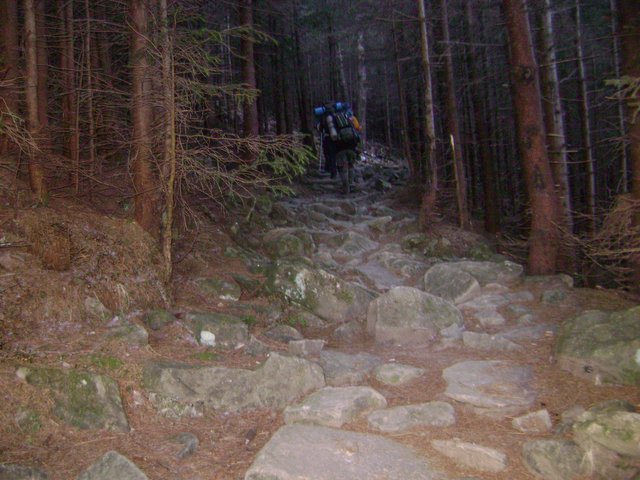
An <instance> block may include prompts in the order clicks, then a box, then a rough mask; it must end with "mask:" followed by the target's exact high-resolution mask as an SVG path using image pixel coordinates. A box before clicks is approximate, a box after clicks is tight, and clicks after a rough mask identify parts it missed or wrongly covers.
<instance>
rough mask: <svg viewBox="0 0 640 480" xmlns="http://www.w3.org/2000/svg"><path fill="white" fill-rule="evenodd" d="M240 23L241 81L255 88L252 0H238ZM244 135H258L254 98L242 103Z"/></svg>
mask: <svg viewBox="0 0 640 480" xmlns="http://www.w3.org/2000/svg"><path fill="white" fill-rule="evenodd" d="M239 6H240V23H241V25H242V26H243V27H244V28H245V30H246V31H245V32H244V35H243V37H242V41H241V47H240V49H241V53H240V55H241V57H242V82H243V83H244V84H245V86H246V87H247V88H248V89H250V90H253V91H255V90H256V63H255V57H254V52H253V42H254V40H253V32H252V30H253V0H239ZM243 112H244V124H243V125H244V128H243V132H244V136H245V137H251V136H256V135H258V132H259V129H260V123H259V120H258V102H257V101H256V99H252V100H248V101H246V102H245V103H244V108H243Z"/></svg>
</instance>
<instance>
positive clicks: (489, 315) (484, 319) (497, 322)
mask: <svg viewBox="0 0 640 480" xmlns="http://www.w3.org/2000/svg"><path fill="white" fill-rule="evenodd" d="M471 316H472V317H473V319H474V320H475V321H477V322H478V325H480V326H481V327H485V328H486V327H500V326H502V325H504V324H505V323H507V320H506V319H505V318H504V317H503V316H502V315H501V314H500V313H498V311H497V310H495V309H493V308H485V309H483V310H475V311H473V310H472V311H471Z"/></svg>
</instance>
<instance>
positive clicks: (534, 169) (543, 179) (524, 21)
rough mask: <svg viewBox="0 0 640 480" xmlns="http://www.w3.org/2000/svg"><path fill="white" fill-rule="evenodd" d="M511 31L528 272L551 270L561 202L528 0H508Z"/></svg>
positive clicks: (555, 250) (506, 11) (507, 15)
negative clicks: (546, 132) (525, 199)
mask: <svg viewBox="0 0 640 480" xmlns="http://www.w3.org/2000/svg"><path fill="white" fill-rule="evenodd" d="M503 6H504V12H505V17H506V18H505V20H506V26H507V32H508V35H509V44H510V52H509V53H510V58H509V64H510V68H511V81H512V85H513V94H514V99H513V101H514V108H515V116H516V126H517V131H518V149H519V151H520V157H521V159H522V166H523V170H524V180H525V185H526V187H527V193H528V196H529V206H530V209H531V231H530V235H529V261H528V265H529V273H530V274H532V275H542V274H552V273H554V272H555V268H556V258H557V254H558V233H557V219H558V202H557V198H556V193H555V189H554V187H553V178H552V175H551V167H550V166H549V160H548V157H547V151H546V143H545V138H544V125H543V120H542V107H541V99H540V87H539V85H538V75H537V66H536V62H535V59H534V55H533V48H532V44H531V34H530V28H529V20H528V18H527V14H526V10H525V5H524V2H523V0H503Z"/></svg>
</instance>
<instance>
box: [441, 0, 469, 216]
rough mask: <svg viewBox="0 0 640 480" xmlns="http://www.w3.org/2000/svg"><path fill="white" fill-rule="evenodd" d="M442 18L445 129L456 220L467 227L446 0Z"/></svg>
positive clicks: (464, 184)
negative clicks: (451, 162)
mask: <svg viewBox="0 0 640 480" xmlns="http://www.w3.org/2000/svg"><path fill="white" fill-rule="evenodd" d="M440 10H441V19H442V26H441V28H442V41H443V43H444V52H443V55H444V69H445V80H446V82H445V83H446V95H447V102H446V108H447V129H448V130H449V135H450V139H451V141H450V145H451V149H452V152H451V153H452V156H453V162H454V165H453V166H454V172H455V180H456V200H457V203H458V221H459V223H460V227H461V228H469V227H470V221H469V206H468V203H467V173H466V168H465V164H464V157H463V151H462V142H461V139H460V125H459V124H458V104H457V101H456V87H455V81H454V76H453V58H452V55H451V44H450V38H449V13H448V11H447V10H448V7H447V0H440Z"/></svg>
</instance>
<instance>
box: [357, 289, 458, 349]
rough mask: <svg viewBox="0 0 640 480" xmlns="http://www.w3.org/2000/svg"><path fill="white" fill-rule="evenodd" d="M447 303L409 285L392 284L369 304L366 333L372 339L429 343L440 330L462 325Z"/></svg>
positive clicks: (405, 342) (451, 306)
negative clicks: (398, 285) (396, 285)
mask: <svg viewBox="0 0 640 480" xmlns="http://www.w3.org/2000/svg"><path fill="white" fill-rule="evenodd" d="M462 324H463V318H462V314H461V313H460V311H459V310H458V309H457V308H456V307H455V306H454V305H453V304H452V303H450V302H448V301H446V300H444V299H442V298H440V297H436V296H435V295H431V294H429V293H426V292H423V291H421V290H418V289H417V288H412V287H395V288H392V289H391V290H389V291H388V292H387V293H385V294H383V295H381V296H379V297H378V298H376V299H375V300H373V301H372V302H371V303H370V304H369V310H368V312H367V332H368V333H369V334H370V335H372V336H373V337H374V338H375V340H376V342H388V341H391V342H396V343H401V344H411V343H424V342H432V341H434V340H436V339H437V338H438V334H439V332H440V330H442V329H444V328H447V327H449V326H451V325H462Z"/></svg>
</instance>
